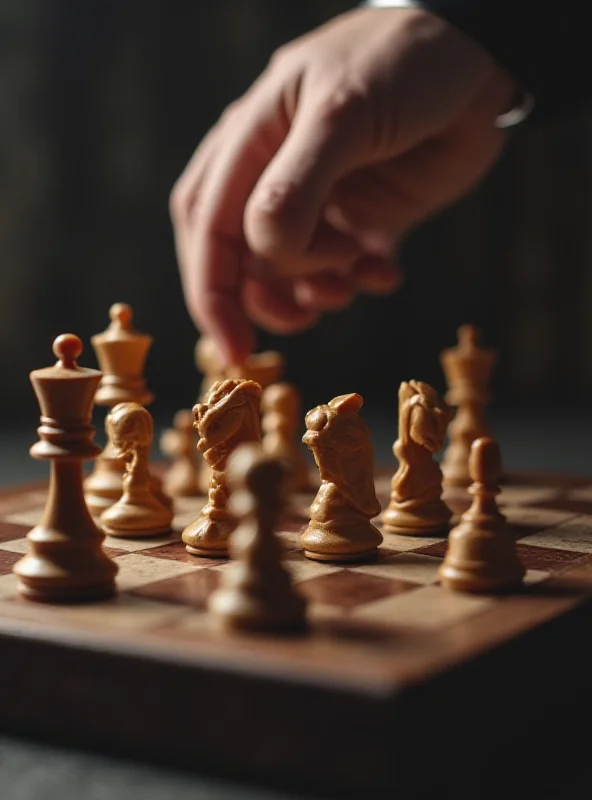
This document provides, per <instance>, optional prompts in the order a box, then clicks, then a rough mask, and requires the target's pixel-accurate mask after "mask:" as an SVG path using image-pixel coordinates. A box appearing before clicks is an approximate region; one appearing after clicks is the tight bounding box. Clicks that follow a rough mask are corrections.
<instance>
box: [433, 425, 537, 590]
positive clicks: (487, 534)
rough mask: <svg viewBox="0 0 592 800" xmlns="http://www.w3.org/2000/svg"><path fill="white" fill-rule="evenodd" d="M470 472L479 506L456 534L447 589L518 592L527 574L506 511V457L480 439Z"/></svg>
mask: <svg viewBox="0 0 592 800" xmlns="http://www.w3.org/2000/svg"><path fill="white" fill-rule="evenodd" d="M469 470H470V474H471V479H472V481H473V483H472V484H471V486H470V487H469V490H468V491H469V492H470V493H471V494H472V495H473V503H472V505H471V507H470V508H469V510H468V511H466V512H465V513H464V514H463V515H462V517H461V520H460V523H459V525H457V526H456V527H455V528H453V529H452V530H451V531H450V535H449V537H448V550H447V552H446V556H445V558H444V561H443V562H442V564H441V566H440V569H439V577H440V581H441V583H442V586H445V587H446V588H448V589H454V590H456V591H459V592H471V593H475V594H479V593H486V594H487V593H495V592H504V591H510V590H512V589H517V588H519V587H520V585H521V584H522V581H523V578H524V575H525V574H526V570H525V568H524V565H523V564H522V562H521V561H520V558H519V556H518V551H517V548H516V540H515V538H514V537H513V536H512V533H511V531H510V530H509V528H508V526H507V523H506V518H505V517H504V515H503V514H502V513H501V512H500V510H499V508H498V505H497V501H496V499H495V498H496V496H497V495H498V494H499V492H500V488H499V477H500V474H501V458H500V452H499V447H498V445H497V442H495V441H494V440H493V439H491V438H489V437H483V438H481V439H476V440H475V441H474V442H473V444H472V446H471V455H470V459H469Z"/></svg>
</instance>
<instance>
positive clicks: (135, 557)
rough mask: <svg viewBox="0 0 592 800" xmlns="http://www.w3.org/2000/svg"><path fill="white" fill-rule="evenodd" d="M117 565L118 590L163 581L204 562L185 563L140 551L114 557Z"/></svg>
mask: <svg viewBox="0 0 592 800" xmlns="http://www.w3.org/2000/svg"><path fill="white" fill-rule="evenodd" d="M115 562H116V564H117V565H118V566H119V573H118V574H117V578H116V580H117V587H118V589H119V590H120V591H125V590H126V589H136V588H138V587H140V586H145V585H146V584H147V583H154V582H155V581H163V580H166V579H167V578H173V577H175V576H176V575H183V574H184V573H186V572H193V571H195V570H198V569H202V568H203V567H204V566H207V565H206V564H201V563H196V564H186V563H183V562H180V561H172V560H171V559H169V558H154V557H152V556H146V555H143V554H142V553H127V554H126V555H124V556H117V558H116V559H115Z"/></svg>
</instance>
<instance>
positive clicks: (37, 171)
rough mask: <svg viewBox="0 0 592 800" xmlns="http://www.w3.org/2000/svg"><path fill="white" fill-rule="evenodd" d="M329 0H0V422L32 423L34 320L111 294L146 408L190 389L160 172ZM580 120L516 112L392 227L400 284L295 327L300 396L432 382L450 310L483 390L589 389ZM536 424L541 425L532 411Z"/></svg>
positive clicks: (589, 276) (586, 165)
mask: <svg viewBox="0 0 592 800" xmlns="http://www.w3.org/2000/svg"><path fill="white" fill-rule="evenodd" d="M353 6H354V3H348V2H345V1H344V0H298V1H297V2H287V1H286V2H282V3H278V2H277V0H217V2H215V3H212V2H205V1H204V0H168V2H166V3H165V2H163V1H162V0H160V1H157V0H142V1H141V2H140V0H101V2H95V0H85V2H84V3H75V2H71V0H2V3H0V59H1V69H0V99H1V108H2V112H3V113H2V125H0V253H1V257H2V291H1V293H0V349H1V353H0V360H1V363H2V366H3V382H2V394H1V398H2V399H1V403H2V411H3V413H2V417H1V418H2V424H3V427H5V428H8V427H10V428H14V427H15V426H16V427H18V426H19V425H23V426H24V427H25V428H27V427H28V429H29V430H30V431H31V435H32V436H34V428H35V427H36V425H37V418H38V408H37V404H36V402H35V399H34V396H33V393H32V390H31V387H30V384H29V380H28V373H29V371H30V370H31V369H34V368H37V367H40V366H45V365H47V364H49V363H51V362H52V360H53V357H52V354H51V341H52V339H53V337H54V336H55V335H57V334H59V333H61V332H65V331H74V332H76V333H78V334H79V335H80V336H81V337H82V339H83V340H84V342H85V343H86V352H85V355H84V356H83V358H82V362H83V363H84V364H85V365H89V366H94V365H95V364H96V361H95V357H94V354H93V353H92V349H91V347H90V341H89V340H90V336H91V335H92V334H94V333H97V332H99V331H101V330H103V329H104V328H105V327H106V325H107V323H108V309H109V306H110V305H111V304H112V303H114V302H117V301H122V302H127V303H130V304H131V305H132V306H133V307H134V309H135V324H136V326H137V327H138V328H139V329H140V330H142V331H146V332H149V333H151V334H152V335H153V336H154V338H155V341H154V345H153V348H152V350H151V352H150V355H149V359H148V365H147V376H148V382H149V385H150V386H151V388H152V389H153V390H154V392H155V393H156V398H157V399H156V401H155V403H154V406H153V409H152V410H153V411H154V413H155V415H156V416H158V417H159V418H162V419H167V418H168V417H169V416H170V415H172V414H173V413H174V411H175V410H177V409H178V408H180V407H186V406H190V405H191V404H192V403H193V402H194V398H195V395H196V392H197V390H198V387H199V375H198V373H197V372H196V369H195V365H194V361H193V348H194V345H195V341H196V338H197V333H196V331H195V329H194V327H193V325H192V323H191V321H190V319H189V316H188V314H187V312H186V310H185V305H184V301H183V296H182V293H181V288H180V283H179V280H178V276H177V266H176V262H175V257H174V250H173V241H172V233H171V226H170V222H169V216H168V198H169V192H170V189H171V187H172V185H173V183H174V181H175V180H176V178H177V177H178V175H179V174H180V172H181V171H182V169H183V167H184V165H185V163H186V162H187V160H188V159H189V157H190V155H191V153H192V151H193V149H194V148H195V146H196V145H197V144H198V142H199V141H200V139H201V138H202V136H203V135H204V133H205V132H206V131H207V129H208V128H209V127H210V126H211V125H212V123H213V122H214V121H215V120H216V119H217V117H218V115H219V114H220V112H221V111H222V110H223V109H224V107H225V106H226V105H227V103H228V102H230V101H232V100H233V99H235V98H236V97H238V96H239V95H240V94H241V93H242V92H243V91H244V90H245V89H247V87H248V86H249V85H250V83H251V82H252V80H253V79H254V78H255V77H256V76H257V75H258V74H259V73H260V72H261V71H262V69H263V68H264V67H265V65H266V63H267V61H268V58H269V56H270V55H271V53H272V52H273V51H274V49H275V48H276V47H277V46H279V45H280V44H282V43H284V42H286V41H288V40H290V39H292V38H294V37H295V36H297V35H299V34H301V33H303V32H305V31H307V30H310V29H311V28H312V27H314V26H316V25H317V24H319V23H321V22H323V21H325V20H327V19H329V18H330V17H332V16H334V15H335V14H337V13H339V12H342V11H345V10H347V9H350V8H352V7H353ZM591 130H592V125H591V123H590V120H589V119H579V118H578V119H574V120H569V121H565V122H563V123H561V124H560V125H554V126H551V127H549V128H547V129H545V130H526V129H525V130H522V131H519V132H517V133H516V135H515V137H514V138H513V140H512V142H511V143H510V146H509V148H508V150H507V152H506V153H505V155H504V157H503V158H502V160H501V161H500V163H499V164H498V166H497V168H496V169H495V170H494V172H493V173H492V174H491V175H490V176H489V178H488V179H487V180H486V181H485V182H484V183H483V184H482V185H481V186H480V187H479V189H478V190H477V191H475V192H474V193H473V194H472V195H471V196H470V197H468V198H466V199H465V200H463V201H462V202H461V203H459V204H458V206H456V207H455V208H454V209H451V210H450V211H447V212H446V213H445V214H442V215H441V216H440V217H438V218H437V219H435V220H433V221H431V222H430V223H429V224H426V225H424V226H423V227H422V228H421V230H418V231H417V232H416V233H415V234H414V235H413V236H412V237H411V238H410V239H409V240H408V242H407V243H406V246H405V249H404V252H403V263H404V265H405V266H406V271H407V282H406V285H405V287H404V289H403V290H402V291H401V292H399V293H398V294H397V295H395V296H393V297H389V298H385V299H380V300H377V299H374V298H363V299H361V300H359V301H358V302H357V303H356V305H355V306H354V307H352V308H351V309H349V310H348V311H347V312H342V313H339V314H333V315H330V316H328V317H327V318H326V319H325V321H324V322H323V324H322V325H320V326H319V327H318V328H316V329H315V330H314V331H310V332H308V333H306V334H303V335H300V336H297V337H293V338H278V337H273V336H269V335H264V334H261V335H260V337H259V342H258V346H259V349H268V348H274V349H275V348H277V349H280V350H282V351H283V352H284V353H285V354H286V356H287V359H288V372H287V376H286V377H287V378H288V379H289V380H292V381H295V382H296V383H297V384H298V385H299V386H300V388H301V389H302V391H303V402H304V404H305V407H306V408H308V407H310V406H312V405H315V404H317V403H319V402H326V401H328V400H329V399H330V398H331V397H333V396H335V395H337V394H341V393H344V392H348V391H357V392H360V393H361V394H362V395H363V396H364V398H365V403H366V409H367V413H368V414H370V415H373V414H378V415H380V414H387V415H389V416H391V415H392V416H394V415H395V414H396V393H397V388H398V385H399V383H400V381H401V380H403V379H408V378H418V379H422V380H425V381H427V382H430V383H433V385H434V386H436V387H437V388H438V389H443V388H444V382H443V376H442V373H441V371H440V366H439V360H438V359H439V353H440V351H441V350H442V349H443V348H444V347H447V346H450V345H452V344H454V342H455V339H456V329H457V327H458V326H459V325H460V324H461V323H464V322H473V323H476V324H478V325H480V326H481V327H482V330H483V338H484V341H485V342H486V343H487V344H490V345H493V346H495V347H497V348H498V349H499V351H500V362H499V367H498V369H497V372H496V375H495V381H494V390H495V398H496V401H495V402H496V408H497V409H499V410H500V411H501V410H504V409H509V410H518V411H520V409H521V410H522V412H521V413H522V414H523V416H524V415H526V416H527V417H528V416H529V415H531V414H536V413H538V412H545V411H546V410H548V409H557V408H569V409H571V410H572V411H573V412H574V413H575V412H576V411H577V413H580V414H582V413H583V414H585V413H586V411H587V409H588V407H589V406H590V405H591V404H592V313H591V310H592V257H591V256H592V253H591V249H592V233H591V221H592V220H591V214H590V210H591V203H590V200H591V192H592V181H591V170H592V164H591V156H592V145H591V142H592V139H591V136H590V134H591ZM543 433H545V432H544V431H543Z"/></svg>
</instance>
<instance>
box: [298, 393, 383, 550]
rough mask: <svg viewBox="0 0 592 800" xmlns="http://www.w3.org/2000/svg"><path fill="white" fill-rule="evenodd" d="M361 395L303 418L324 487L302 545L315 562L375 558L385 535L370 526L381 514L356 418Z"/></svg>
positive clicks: (370, 454) (367, 447) (370, 453)
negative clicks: (372, 520) (373, 556)
mask: <svg viewBox="0 0 592 800" xmlns="http://www.w3.org/2000/svg"><path fill="white" fill-rule="evenodd" d="M362 403H363V400H362V398H361V396H360V395H359V394H345V395H341V396H340V397H335V398H334V399H333V400H331V402H330V403H328V404H327V405H321V406H317V407H316V408H313V409H312V410H311V411H309V412H308V414H307V415H306V418H305V422H306V428H307V431H306V433H305V434H304V436H303V439H302V441H303V442H304V444H306V445H307V446H308V447H309V448H310V449H311V450H312V452H313V454H314V458H315V461H316V463H317V466H318V467H319V471H320V477H321V486H320V488H319V491H318V493H317V496H316V497H315V500H314V502H313V504H312V506H311V508H310V523H309V525H308V527H307V528H306V530H305V531H304V533H303V534H302V536H301V537H300V541H301V544H302V547H303V550H304V554H305V555H306V556H307V557H308V558H311V559H314V560H317V561H357V560H360V559H362V560H363V559H365V558H367V557H369V556H372V555H374V554H375V552H376V550H377V548H378V546H379V545H380V544H381V543H382V534H381V533H380V531H379V530H378V529H377V528H375V527H374V525H372V523H371V521H370V520H371V519H372V518H373V517H376V516H377V515H378V514H379V513H380V503H379V502H378V499H377V497H376V491H375V488H374V449H373V447H372V440H371V437H370V431H369V430H368V426H367V425H366V423H365V422H364V420H363V419H362V418H361V417H360V416H359V415H358V411H359V410H360V408H361V406H362Z"/></svg>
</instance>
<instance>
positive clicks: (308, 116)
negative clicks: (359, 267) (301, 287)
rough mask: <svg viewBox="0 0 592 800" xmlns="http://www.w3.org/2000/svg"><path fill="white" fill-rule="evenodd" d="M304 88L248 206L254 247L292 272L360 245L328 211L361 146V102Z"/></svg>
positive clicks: (347, 259) (346, 256)
mask: <svg viewBox="0 0 592 800" xmlns="http://www.w3.org/2000/svg"><path fill="white" fill-rule="evenodd" d="M307 91H308V92H309V95H307V96H306V97H305V98H304V99H303V100H302V101H301V105H300V106H299V107H298V109H297V112H296V116H295V118H294V121H293V124H292V127H291V129H290V132H289V134H288V135H287V137H286V139H285V141H284V143H283V145H282V147H281V148H280V149H279V151H278V153H277V154H276V155H275V157H274V158H273V160H272V161H271V163H270V164H269V166H268V167H267V169H266V170H265V171H264V172H263V174H262V175H261V177H260V179H259V181H258V183H257V185H256V187H255V188H254V190H253V193H252V195H251V197H250V198H249V201H248V204H247V207H246V210H245V236H246V239H247V242H248V244H249V247H250V249H251V250H252V251H253V252H255V253H257V254H259V255H261V256H262V257H264V258H266V259H268V260H270V261H272V262H274V263H276V264H279V265H280V268H281V269H282V271H290V272H302V271H307V270H310V269H311V268H313V269H320V268H336V267H337V268H339V267H343V266H344V265H347V264H349V263H351V262H352V261H353V260H354V259H355V258H356V257H357V256H358V255H359V253H360V249H359V245H358V243H357V242H356V240H355V239H354V238H353V237H350V236H347V234H344V233H342V232H340V231H338V230H336V229H335V228H333V227H332V226H331V225H330V224H329V223H328V222H327V221H326V220H324V219H323V209H324V206H325V203H326V201H327V198H328V196H329V194H330V191H331V189H332V187H333V185H334V183H335V182H336V181H337V180H338V179H339V178H340V177H341V176H342V175H343V174H344V173H345V172H346V171H347V170H349V169H351V167H352V165H354V164H355V163H356V160H357V159H358V158H359V157H360V153H361V152H362V151H363V146H364V142H365V139H366V138H367V132H366V131H365V125H364V124H363V117H362V116H361V112H360V106H359V104H358V103H357V102H355V101H354V100H352V98H351V97H349V96H344V95H340V94H338V93H336V94H335V95H334V96H332V97H330V98H329V99H324V100H320V99H319V98H318V97H316V96H315V94H314V92H313V93H312V96H311V90H310V89H308V90H307ZM356 112H358V113H356ZM365 116H366V115H365V114H364V117H365ZM306 263H308V265H309V266H308V267H306V266H303V264H306ZM310 265H312V266H310Z"/></svg>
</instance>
